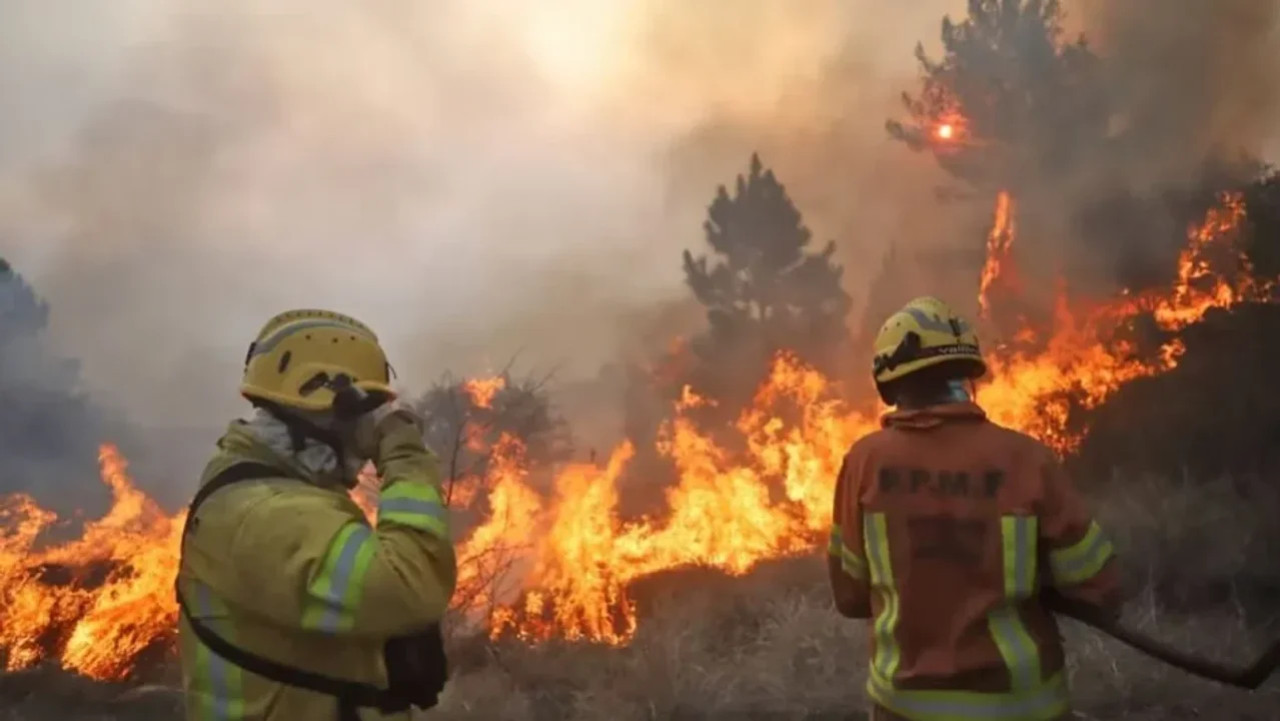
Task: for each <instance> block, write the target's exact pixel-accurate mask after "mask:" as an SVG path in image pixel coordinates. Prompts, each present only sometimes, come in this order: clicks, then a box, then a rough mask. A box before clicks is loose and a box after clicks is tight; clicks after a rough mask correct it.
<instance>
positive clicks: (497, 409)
mask: <svg viewBox="0 0 1280 721" xmlns="http://www.w3.org/2000/svg"><path fill="white" fill-rule="evenodd" d="M549 380H550V375H548V376H544V377H541V378H532V377H528V378H525V379H523V380H520V381H513V380H512V377H511V373H510V368H509V367H508V368H507V369H504V370H503V371H502V373H500V374H499V375H496V376H491V377H480V378H461V379H459V378H454V377H453V376H452V375H449V374H446V375H445V376H444V377H443V378H441V379H440V380H439V381H437V382H436V383H435V384H434V385H433V386H432V387H431V388H429V389H428V390H427V392H426V393H424V394H423V395H422V397H421V398H420V399H419V400H418V402H417V408H418V410H419V412H421V413H422V416H423V419H424V421H425V424H426V425H425V428H424V429H423V430H424V440H425V442H426V444H427V447H428V448H431V449H432V450H433V451H435V452H436V453H437V454H438V456H439V461H440V469H441V474H442V475H443V477H444V479H443V480H444V491H445V501H446V503H448V504H449V507H450V511H451V514H452V517H453V519H454V524H455V526H456V527H457V528H458V529H459V530H460V531H462V533H463V534H466V535H470V536H471V537H472V540H471V542H470V543H468V544H467V546H466V549H465V550H464V552H462V553H461V554H460V556H459V559H458V563H459V578H458V588H457V591H456V592H455V594H454V599H453V604H452V606H453V608H454V609H455V610H456V611H459V612H461V613H460V614H459V615H460V616H461V618H462V619H463V620H464V621H466V620H476V619H480V620H484V619H487V618H488V617H489V615H490V614H491V613H492V612H493V609H494V604H495V603H496V602H497V600H498V599H499V598H501V597H503V596H504V595H508V594H509V593H510V592H511V588H510V586H511V584H512V583H513V582H514V579H513V578H512V572H513V566H514V565H515V563H516V562H517V560H518V559H519V557H520V556H521V555H523V554H524V553H526V552H527V550H528V548H527V546H528V538H526V537H525V536H527V535H528V534H527V533H521V532H520V527H522V524H527V523H529V522H530V520H531V519H530V518H529V517H527V516H526V517H519V515H518V514H521V513H522V512H524V511H525V510H526V509H527V508H529V507H532V506H534V505H536V504H537V503H538V501H537V499H536V498H535V497H534V492H533V491H532V490H531V489H527V488H523V487H522V488H520V489H518V490H517V491H512V490H511V489H510V488H509V487H503V485H502V479H504V478H506V477H508V476H510V475H512V474H515V473H523V472H524V471H525V470H526V469H531V468H532V469H539V470H541V471H543V472H550V471H551V469H552V468H554V467H555V466H556V465H557V464H559V463H562V462H563V461H566V460H568V459H569V458H570V456H571V455H572V453H573V444H572V439H571V437H570V433H569V427H568V423H567V422H566V421H565V419H564V418H563V417H561V416H560V415H558V414H557V413H556V412H555V408H554V406H553V405H552V404H551V399H550V397H549V395H548V393H547V382H548V381H549ZM481 526H483V527H481ZM478 527H479V530H477V528H478ZM477 535H479V536H480V537H479V538H476V536H477Z"/></svg>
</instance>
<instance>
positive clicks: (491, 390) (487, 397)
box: [462, 376, 507, 408]
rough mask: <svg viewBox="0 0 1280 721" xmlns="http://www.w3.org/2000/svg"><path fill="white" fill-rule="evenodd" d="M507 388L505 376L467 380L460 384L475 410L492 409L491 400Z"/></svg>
mask: <svg viewBox="0 0 1280 721" xmlns="http://www.w3.org/2000/svg"><path fill="white" fill-rule="evenodd" d="M506 387H507V379H506V377H505V376H493V377H492V378H469V379H467V380H466V381H464V382H463V384H462V390H463V392H464V393H466V394H467V397H469V398H470V399H471V404H472V405H474V406H475V407H476V408H492V407H493V399H494V398H495V397H497V395H498V391H500V390H502V389H503V388H506Z"/></svg>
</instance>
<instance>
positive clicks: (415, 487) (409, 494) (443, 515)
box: [378, 481, 449, 540]
mask: <svg viewBox="0 0 1280 721" xmlns="http://www.w3.org/2000/svg"><path fill="white" fill-rule="evenodd" d="M384 522H386V523H399V524H401V525H404V526H409V527H410V528H416V529H418V530H419V531H426V532H427V533H430V534H432V535H434V536H436V537H438V538H443V539H446V540H448V538H449V510H448V509H447V508H445V505H444V501H442V500H441V499H440V491H439V490H438V489H437V488H436V487H435V486H431V485H427V484H425V483H413V482H409V481H400V482H397V483H393V484H391V485H390V486H388V487H386V488H384V489H383V490H382V495H381V497H380V498H379V499H378V523H384Z"/></svg>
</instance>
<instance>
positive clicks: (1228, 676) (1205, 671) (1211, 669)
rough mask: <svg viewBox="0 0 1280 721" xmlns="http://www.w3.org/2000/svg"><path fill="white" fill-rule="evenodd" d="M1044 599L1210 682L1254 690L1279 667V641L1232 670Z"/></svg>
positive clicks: (1072, 605) (1064, 601)
mask: <svg viewBox="0 0 1280 721" xmlns="http://www.w3.org/2000/svg"><path fill="white" fill-rule="evenodd" d="M1042 600H1043V601H1044V603H1045V605H1046V606H1047V607H1048V608H1049V609H1050V610H1052V611H1053V612H1054V613H1057V614H1059V615H1062V616H1066V617H1068V618H1072V619H1075V620H1076V621H1079V622H1081V623H1083V624H1085V625H1086V626H1089V627H1091V628H1094V629H1097V630H1099V631H1101V632H1103V633H1105V634H1107V635H1108V636H1110V637H1112V638H1114V639H1116V640H1117V641H1120V642H1121V643H1124V644H1125V645H1127V646H1129V647H1131V648H1134V649H1136V650H1138V651H1141V652H1142V653H1144V654H1146V655H1147V656H1149V657H1151V658H1154V659H1156V660H1157V661H1161V662H1163V663H1166V664H1168V665H1170V666H1173V667H1174V668H1177V669H1180V670H1182V671H1186V672H1187V673H1190V674H1192V675H1194V676H1199V677H1201V678H1207V679H1209V680H1211V681H1217V682H1219V683H1224V684H1228V685H1230V686H1236V687H1238V688H1244V689H1250V690H1252V689H1256V688H1258V687H1259V686H1261V685H1262V683H1263V682H1264V681H1266V680H1267V679H1268V678H1269V677H1270V676H1271V674H1272V673H1274V672H1275V671H1276V669H1277V668H1278V667H1280V639H1277V640H1275V641H1273V642H1272V643H1271V645H1270V646H1268V647H1267V648H1266V650H1264V651H1263V652H1262V655H1260V656H1259V657H1258V658H1257V659H1255V660H1254V661H1253V663H1251V664H1249V665H1248V666H1245V667H1244V668H1239V667H1232V666H1228V665H1226V664H1223V663H1219V662H1217V661H1212V660H1210V659H1207V658H1204V657H1201V656H1197V655H1195V654H1192V653H1188V652H1186V651H1183V650H1181V649H1177V648H1174V647H1172V646H1170V645H1168V644H1167V643H1165V642H1164V641H1160V640H1158V639H1155V638H1152V637H1151V636H1148V635H1146V634H1144V633H1140V632H1138V631H1135V630H1133V629H1131V628H1125V627H1124V626H1123V625H1121V624H1120V621H1119V620H1118V619H1115V618H1112V617H1108V616H1105V615H1103V614H1102V613H1100V612H1099V611H1098V610H1097V609H1095V608H1094V607H1092V606H1089V605H1088V604H1085V603H1080V602H1078V601H1072V600H1070V599H1068V598H1065V597H1064V596H1062V595H1060V594H1057V593H1051V592H1050V593H1044V594H1043V595H1042Z"/></svg>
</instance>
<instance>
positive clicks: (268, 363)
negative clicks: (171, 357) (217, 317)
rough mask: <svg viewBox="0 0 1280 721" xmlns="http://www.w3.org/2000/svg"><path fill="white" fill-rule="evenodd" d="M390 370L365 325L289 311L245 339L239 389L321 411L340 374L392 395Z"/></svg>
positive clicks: (327, 315)
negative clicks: (249, 338)
mask: <svg viewBox="0 0 1280 721" xmlns="http://www.w3.org/2000/svg"><path fill="white" fill-rule="evenodd" d="M390 372H391V368H390V366H389V365H387V356H386V354H385V353H384V352H383V350H382V346H381V345H379V344H378V337H377V336H376V335H374V333H373V331H372V330H370V329H369V327H368V326H366V325H365V324H363V323H361V322H360V321H358V320H356V319H355V318H351V317H349V316H345V315H342V314H340V313H334V312H331V311H327V310H315V309H299V310H290V311H286V312H284V313H281V314H279V315H277V316H275V317H274V318H272V319H271V320H269V321H267V324H266V325H264V326H263V327H262V330H261V331H259V332H258V337H257V338H256V339H254V341H253V343H251V344H249V352H248V354H247V355H246V356H245V362H244V379H243V380H242V381H241V383H240V393H241V395H243V396H244V397H246V398H248V399H250V400H255V399H257V400H264V401H269V402H271V403H275V404H278V405H280V406H284V407H287V408H295V409H298V410H306V411H326V410H329V409H330V408H332V407H333V402H334V397H335V386H338V387H340V384H341V383H342V381H340V380H339V378H340V377H342V376H345V379H346V380H349V381H350V384H351V385H353V386H354V387H355V388H358V389H359V390H361V391H364V392H365V393H367V394H369V395H370V396H379V397H382V398H386V399H390V398H394V397H395V392H394V391H392V390H391V385H390V382H391V378H390Z"/></svg>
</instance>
